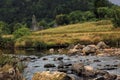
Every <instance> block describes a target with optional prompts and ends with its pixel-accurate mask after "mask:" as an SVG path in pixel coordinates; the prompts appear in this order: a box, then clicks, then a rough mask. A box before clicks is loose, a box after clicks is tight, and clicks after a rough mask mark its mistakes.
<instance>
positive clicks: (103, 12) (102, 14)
mask: <svg viewBox="0 0 120 80" xmlns="http://www.w3.org/2000/svg"><path fill="white" fill-rule="evenodd" d="M108 12H109V8H108V7H99V8H98V9H97V13H98V17H99V18H100V19H105V18H109V16H108Z"/></svg>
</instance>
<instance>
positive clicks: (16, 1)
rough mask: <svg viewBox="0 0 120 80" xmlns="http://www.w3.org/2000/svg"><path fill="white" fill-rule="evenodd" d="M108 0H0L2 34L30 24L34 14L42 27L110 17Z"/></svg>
mask: <svg viewBox="0 0 120 80" xmlns="http://www.w3.org/2000/svg"><path fill="white" fill-rule="evenodd" d="M110 7H113V4H112V3H110V2H109V1H108V0H0V21H1V22H0V25H1V26H6V27H5V28H3V30H5V31H3V32H4V33H13V32H14V31H15V30H16V28H19V27H20V26H27V27H29V28H30V27H31V23H32V16H33V15H35V16H36V19H37V22H38V25H39V26H44V27H45V28H48V27H52V26H54V25H55V24H57V25H63V24H70V23H77V22H83V21H90V20H97V19H101V18H102V19H103V18H108V17H111V13H112V12H111V8H110Z"/></svg>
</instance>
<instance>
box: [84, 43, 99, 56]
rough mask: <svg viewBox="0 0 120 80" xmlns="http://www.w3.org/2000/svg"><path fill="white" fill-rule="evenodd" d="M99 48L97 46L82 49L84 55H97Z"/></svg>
mask: <svg viewBox="0 0 120 80" xmlns="http://www.w3.org/2000/svg"><path fill="white" fill-rule="evenodd" d="M96 51H97V47H96V46H95V45H88V46H86V47H84V48H83V49H82V52H83V54H84V55H89V54H95V53H96Z"/></svg>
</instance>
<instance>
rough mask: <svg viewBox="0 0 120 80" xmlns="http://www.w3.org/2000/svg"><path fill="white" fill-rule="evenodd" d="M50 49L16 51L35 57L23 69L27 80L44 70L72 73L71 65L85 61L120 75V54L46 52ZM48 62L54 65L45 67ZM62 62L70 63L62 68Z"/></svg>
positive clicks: (18, 53)
mask: <svg viewBox="0 0 120 80" xmlns="http://www.w3.org/2000/svg"><path fill="white" fill-rule="evenodd" d="M46 53H48V51H45V52H44V51H24V50H22V51H19V52H17V53H14V55H17V56H19V57H31V58H32V57H33V58H34V59H31V60H28V61H25V64H26V65H27V67H26V68H25V69H24V71H23V76H24V77H25V78H26V79H27V80H31V79H32V76H33V74H34V73H36V72H42V71H62V72H66V73H67V74H72V72H71V69H70V68H71V65H72V64H74V63H84V65H87V66H92V67H93V68H94V69H95V70H104V71H108V72H109V73H111V74H117V75H120V57H119V56H103V57H102V56H80V55H77V54H76V55H72V56H70V55H66V54H46ZM46 64H54V65H55V66H54V67H50V68H45V66H44V65H46ZM62 64H65V65H69V64H71V65H69V66H66V67H65V68H62V70H60V69H58V67H59V66H60V65H62Z"/></svg>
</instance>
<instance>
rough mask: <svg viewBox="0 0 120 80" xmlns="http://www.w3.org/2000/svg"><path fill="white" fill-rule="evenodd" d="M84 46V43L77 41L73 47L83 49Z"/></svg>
mask: <svg viewBox="0 0 120 80" xmlns="http://www.w3.org/2000/svg"><path fill="white" fill-rule="evenodd" d="M84 47H85V46H84V45H81V44H79V43H78V44H77V45H75V46H74V48H73V49H83V48H84Z"/></svg>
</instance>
